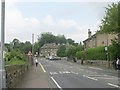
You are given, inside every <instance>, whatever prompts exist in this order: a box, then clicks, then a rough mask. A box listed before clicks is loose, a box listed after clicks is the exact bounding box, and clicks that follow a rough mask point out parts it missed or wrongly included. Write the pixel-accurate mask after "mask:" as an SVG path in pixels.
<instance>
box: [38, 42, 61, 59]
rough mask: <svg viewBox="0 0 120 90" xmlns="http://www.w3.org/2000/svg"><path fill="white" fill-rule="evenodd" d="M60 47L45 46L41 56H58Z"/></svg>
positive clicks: (49, 44)
mask: <svg viewBox="0 0 120 90" xmlns="http://www.w3.org/2000/svg"><path fill="white" fill-rule="evenodd" d="M58 47H59V45H56V44H55V43H48V44H44V45H43V46H42V47H41V49H40V56H45V57H49V56H57V51H58Z"/></svg>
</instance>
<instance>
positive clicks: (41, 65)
mask: <svg viewBox="0 0 120 90" xmlns="http://www.w3.org/2000/svg"><path fill="white" fill-rule="evenodd" d="M39 64H40V66H41V68H42V70H43V72H46V71H45V69H44V67H43V65H42V64H41V63H40V62H39Z"/></svg>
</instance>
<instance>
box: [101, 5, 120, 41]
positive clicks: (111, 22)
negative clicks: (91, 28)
mask: <svg viewBox="0 0 120 90" xmlns="http://www.w3.org/2000/svg"><path fill="white" fill-rule="evenodd" d="M119 22H120V3H112V4H111V5H108V7H107V8H106V13H105V17H104V18H103V19H102V23H101V26H100V30H101V31H103V32H105V33H117V34H118V37H119V39H118V40H119V42H120V23H119Z"/></svg>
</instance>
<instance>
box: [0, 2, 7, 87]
mask: <svg viewBox="0 0 120 90" xmlns="http://www.w3.org/2000/svg"><path fill="white" fill-rule="evenodd" d="M1 6H2V8H1V46H0V49H1V52H0V58H1V60H0V89H2V88H6V74H5V64H4V34H5V0H1Z"/></svg>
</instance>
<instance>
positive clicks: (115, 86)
mask: <svg viewBox="0 0 120 90" xmlns="http://www.w3.org/2000/svg"><path fill="white" fill-rule="evenodd" d="M108 85H110V86H113V87H117V88H119V86H118V85H114V84H111V83H108Z"/></svg>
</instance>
